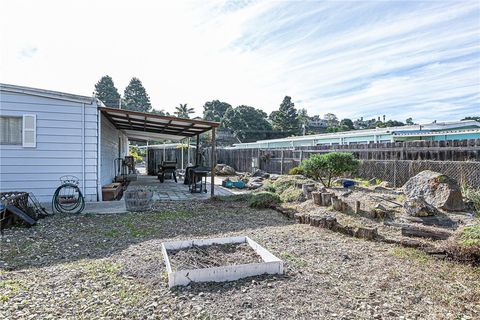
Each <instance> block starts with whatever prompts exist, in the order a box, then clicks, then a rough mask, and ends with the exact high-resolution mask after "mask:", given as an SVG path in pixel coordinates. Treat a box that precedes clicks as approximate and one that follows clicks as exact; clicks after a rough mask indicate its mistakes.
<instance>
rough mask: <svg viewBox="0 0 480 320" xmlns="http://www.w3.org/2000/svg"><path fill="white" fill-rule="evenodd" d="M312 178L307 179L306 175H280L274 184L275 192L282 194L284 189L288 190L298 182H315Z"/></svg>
mask: <svg viewBox="0 0 480 320" xmlns="http://www.w3.org/2000/svg"><path fill="white" fill-rule="evenodd" d="M313 182H315V181H312V180H311V179H307V178H305V177H304V176H300V175H295V176H288V175H286V176H280V177H278V179H277V180H275V181H273V183H272V186H273V188H274V189H275V192H276V193H278V194H281V193H282V192H283V191H285V190H287V189H288V188H290V187H292V186H293V187H294V186H295V185H297V184H304V183H313Z"/></svg>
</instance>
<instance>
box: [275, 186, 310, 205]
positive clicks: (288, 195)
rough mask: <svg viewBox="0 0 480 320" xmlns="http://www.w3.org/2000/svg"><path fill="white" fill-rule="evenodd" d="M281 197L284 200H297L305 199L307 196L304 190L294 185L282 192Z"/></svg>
mask: <svg viewBox="0 0 480 320" xmlns="http://www.w3.org/2000/svg"><path fill="white" fill-rule="evenodd" d="M280 199H281V200H282V201H283V202H295V201H303V200H305V196H304V195H303V191H302V190H300V189H298V188H296V187H294V186H292V187H289V188H288V189H286V190H285V191H283V192H282V194H280Z"/></svg>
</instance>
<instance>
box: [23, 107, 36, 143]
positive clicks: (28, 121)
mask: <svg viewBox="0 0 480 320" xmlns="http://www.w3.org/2000/svg"><path fill="white" fill-rule="evenodd" d="M23 146H24V147H28V148H35V147H36V146H37V116H36V115H34V114H24V115H23Z"/></svg>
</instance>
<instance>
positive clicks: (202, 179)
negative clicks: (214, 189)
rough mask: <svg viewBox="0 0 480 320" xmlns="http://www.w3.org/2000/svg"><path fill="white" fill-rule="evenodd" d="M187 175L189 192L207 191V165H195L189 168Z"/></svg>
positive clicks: (208, 170)
mask: <svg viewBox="0 0 480 320" xmlns="http://www.w3.org/2000/svg"><path fill="white" fill-rule="evenodd" d="M188 172H189V173H190V175H189V184H188V189H189V190H190V192H191V193H201V192H205V193H206V192H207V175H208V173H209V172H210V169H209V168H207V167H195V168H190V170H189V171H188Z"/></svg>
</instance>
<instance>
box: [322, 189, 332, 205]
mask: <svg viewBox="0 0 480 320" xmlns="http://www.w3.org/2000/svg"><path fill="white" fill-rule="evenodd" d="M332 196H333V193H330V192H323V193H322V203H323V205H324V206H326V207H328V206H329V205H331V204H332Z"/></svg>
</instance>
